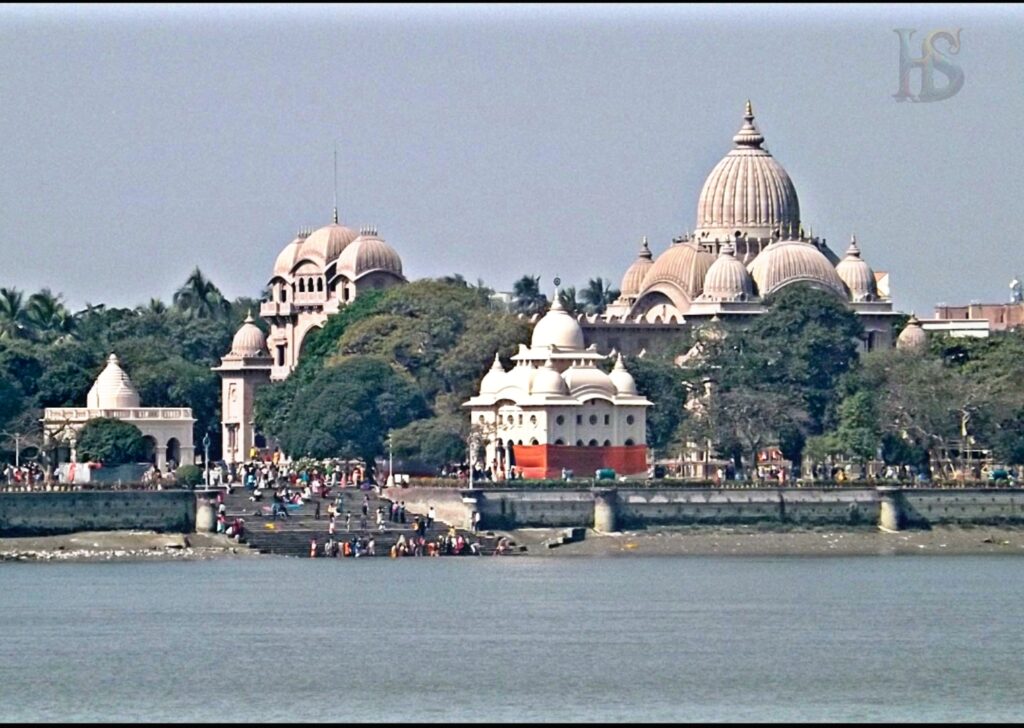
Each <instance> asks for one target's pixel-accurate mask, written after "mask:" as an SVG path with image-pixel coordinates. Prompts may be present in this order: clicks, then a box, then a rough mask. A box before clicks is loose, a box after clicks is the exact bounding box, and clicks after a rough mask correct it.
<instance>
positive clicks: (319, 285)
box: [316, 278, 324, 293]
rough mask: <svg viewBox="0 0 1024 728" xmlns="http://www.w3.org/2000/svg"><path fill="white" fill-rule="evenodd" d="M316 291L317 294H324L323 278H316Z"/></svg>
mask: <svg viewBox="0 0 1024 728" xmlns="http://www.w3.org/2000/svg"><path fill="white" fill-rule="evenodd" d="M316 291H317V293H323V292H324V279H323V278H317V279H316Z"/></svg>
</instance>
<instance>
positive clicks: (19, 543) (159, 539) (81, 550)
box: [0, 531, 258, 561]
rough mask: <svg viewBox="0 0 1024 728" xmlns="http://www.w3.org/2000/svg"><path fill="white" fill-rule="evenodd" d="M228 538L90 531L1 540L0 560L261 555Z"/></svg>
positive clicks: (211, 535)
mask: <svg viewBox="0 0 1024 728" xmlns="http://www.w3.org/2000/svg"><path fill="white" fill-rule="evenodd" d="M257 555H258V554H257V552H255V551H252V550H250V549H248V548H247V547H246V546H245V544H238V543H235V542H234V541H233V540H231V539H229V538H227V537H226V536H222V535H216V534H202V533H190V534H180V533H170V534H168V533H157V532H155V531H86V532H81V533H71V534H66V535H61V536H38V537H24V538H0V561H195V560H202V559H211V558H223V557H226V556H227V557H240V558H244V557H249V556H257Z"/></svg>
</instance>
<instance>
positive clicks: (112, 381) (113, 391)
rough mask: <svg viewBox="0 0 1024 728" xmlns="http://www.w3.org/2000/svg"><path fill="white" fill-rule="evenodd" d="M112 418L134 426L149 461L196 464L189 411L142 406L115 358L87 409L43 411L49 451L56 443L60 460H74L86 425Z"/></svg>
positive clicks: (99, 380)
mask: <svg viewBox="0 0 1024 728" xmlns="http://www.w3.org/2000/svg"><path fill="white" fill-rule="evenodd" d="M98 417H110V418H114V419H118V420H123V421H125V422H128V423H130V424H132V425H135V426H136V427H138V428H139V429H140V430H141V431H142V437H143V441H144V442H145V444H146V455H145V457H146V459H147V460H148V461H149V462H151V463H153V464H154V465H156V466H157V467H158V468H159V469H160V470H166V469H167V467H168V464H169V463H171V462H173V463H174V464H175V465H192V464H193V463H194V462H195V455H194V448H193V445H192V425H193V423H194V422H195V419H194V418H193V417H192V409H191V408H190V407H143V406H142V403H141V402H140V400H139V393H138V391H136V389H135V386H134V385H133V384H132V381H131V379H129V378H128V375H127V374H126V373H125V371H124V370H123V369H122V368H121V366H120V365H119V364H118V362H117V357H116V356H115V355H114V354H111V355H110V358H109V359H107V366H106V367H105V368H104V369H103V371H102V372H100V374H99V376H98V377H96V382H95V383H94V384H93V385H92V389H90V390H89V394H88V396H87V397H86V406H85V407H47V408H46V409H45V410H44V411H43V442H44V447H52V446H53V445H55V444H56V445H57V462H58V463H61V462H68V461H71V462H74V461H76V460H77V456H78V451H77V448H78V433H79V431H80V430H81V429H82V427H83V426H84V425H85V423H86V422H88V421H89V420H92V419H96V418H98Z"/></svg>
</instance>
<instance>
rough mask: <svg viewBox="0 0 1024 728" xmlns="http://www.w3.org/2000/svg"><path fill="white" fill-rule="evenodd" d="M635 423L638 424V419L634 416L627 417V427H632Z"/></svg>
mask: <svg viewBox="0 0 1024 728" xmlns="http://www.w3.org/2000/svg"><path fill="white" fill-rule="evenodd" d="M634 422H636V417H634V416H633V415H626V424H627V425H632V424H633V423H634Z"/></svg>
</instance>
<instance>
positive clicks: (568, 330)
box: [530, 295, 583, 350]
mask: <svg viewBox="0 0 1024 728" xmlns="http://www.w3.org/2000/svg"><path fill="white" fill-rule="evenodd" d="M552 346H554V347H558V348H559V349H569V350H582V349H583V329H582V328H580V325H579V322H578V321H576V319H574V318H573V317H572V316H570V315H569V314H568V313H567V312H566V310H565V309H564V308H562V302H561V301H559V300H558V296H557V295H556V296H555V301H554V303H552V304H551V309H550V310H549V311H548V312H547V313H546V314H544V316H543V317H542V318H541V319H540V321H538V322H537V325H536V326H534V327H533V336H531V337H530V348H531V349H538V348H542V347H552Z"/></svg>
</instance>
